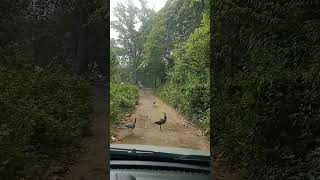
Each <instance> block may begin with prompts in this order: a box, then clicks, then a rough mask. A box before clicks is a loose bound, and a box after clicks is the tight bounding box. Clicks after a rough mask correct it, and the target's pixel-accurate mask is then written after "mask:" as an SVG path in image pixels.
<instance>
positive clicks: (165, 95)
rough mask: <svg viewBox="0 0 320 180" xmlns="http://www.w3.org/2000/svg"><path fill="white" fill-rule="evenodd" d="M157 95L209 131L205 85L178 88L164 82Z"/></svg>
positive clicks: (208, 112) (208, 110) (208, 111)
mask: <svg viewBox="0 0 320 180" xmlns="http://www.w3.org/2000/svg"><path fill="white" fill-rule="evenodd" d="M155 94H156V95H157V96H159V97H160V98H161V99H163V100H164V101H165V102H167V103H169V104H170V105H172V106H173V107H174V108H176V109H177V110H178V111H179V112H181V113H182V114H183V115H185V116H186V117H188V118H190V119H191V120H192V122H193V123H195V124H196V125H198V126H199V127H200V128H201V129H202V130H204V131H209V127H210V109H209V108H208V106H209V105H208V102H207V101H208V99H207V98H206V97H205V95H208V93H206V88H205V87H203V85H195V86H192V85H189V88H188V89H187V90H185V89H184V88H177V87H176V86H175V85H174V84H170V83H168V84H164V85H163V86H161V87H160V88H158V89H157V90H156V92H155Z"/></svg>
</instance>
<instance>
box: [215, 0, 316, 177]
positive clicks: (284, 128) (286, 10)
mask: <svg viewBox="0 0 320 180" xmlns="http://www.w3.org/2000/svg"><path fill="white" fill-rule="evenodd" d="M211 8H212V9H214V10H213V15H212V18H213V19H212V32H213V33H214V36H213V39H212V40H213V41H212V42H213V44H212V45H213V46H212V49H213V52H212V56H213V58H214V65H215V66H214V70H215V73H214V74H212V76H213V77H214V81H213V86H214V88H213V90H214V92H213V93H212V94H213V98H212V107H213V109H212V111H213V114H212V115H213V116H212V117H213V119H212V128H211V129H212V133H213V138H212V145H215V148H218V147H220V148H221V149H222V150H224V151H225V154H224V155H225V158H226V159H227V161H228V162H229V163H230V164H233V165H238V166H239V167H240V168H241V169H243V170H246V171H247V175H249V176H250V177H251V179H319V173H320V169H319V167H320V156H319V152H320V134H319V132H320V124H319V95H320V94H319V92H320V91H319V88H320V86H319V85H320V84H319V82H320V79H319V77H320V76H319V72H320V71H319V70H320V66H319V62H318V61H319V57H320V56H319V55H320V54H319V50H320V49H319V42H320V41H319V40H320V36H319V32H320V29H319V27H320V26H319V23H320V19H319V17H320V8H319V2H318V1H236V0H228V1H215V2H214V3H212V7H211Z"/></svg>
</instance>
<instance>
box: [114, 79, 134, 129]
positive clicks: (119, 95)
mask: <svg viewBox="0 0 320 180" xmlns="http://www.w3.org/2000/svg"><path fill="white" fill-rule="evenodd" d="M110 87H111V88H110V111H111V122H112V123H115V124H117V123H119V121H120V120H121V119H122V118H123V117H124V115H125V114H126V113H128V112H130V111H132V110H133V109H134V107H135V105H136V103H137V102H138V98H139V90H138V88H137V87H136V86H134V85H130V84H122V83H119V82H115V81H112V82H111V86H110Z"/></svg>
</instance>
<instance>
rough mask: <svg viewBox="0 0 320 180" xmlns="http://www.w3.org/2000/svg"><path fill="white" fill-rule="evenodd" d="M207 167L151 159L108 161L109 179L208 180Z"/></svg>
mask: <svg viewBox="0 0 320 180" xmlns="http://www.w3.org/2000/svg"><path fill="white" fill-rule="evenodd" d="M209 172H210V171H209V167H203V166H197V165H188V164H180V163H168V162H152V161H125V160H111V161H110V180H147V179H152V180H208V179H209Z"/></svg>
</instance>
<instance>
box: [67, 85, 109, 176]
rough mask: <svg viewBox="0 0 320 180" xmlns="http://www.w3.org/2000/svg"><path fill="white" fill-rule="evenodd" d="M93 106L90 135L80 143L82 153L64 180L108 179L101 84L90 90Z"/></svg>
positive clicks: (102, 86) (103, 94)
mask: <svg viewBox="0 0 320 180" xmlns="http://www.w3.org/2000/svg"><path fill="white" fill-rule="evenodd" d="M92 94H93V99H92V101H93V102H92V104H93V106H94V112H93V126H92V127H91V132H92V135H91V136H89V137H86V138H84V139H83V141H82V148H84V152H83V153H82V154H80V159H79V160H78V161H76V162H75V163H74V165H72V166H71V167H70V168H69V170H70V171H69V173H68V174H67V175H66V177H65V178H64V179H65V180H91V179H95V180H100V179H101V180H102V179H106V178H107V177H108V175H107V171H106V167H107V166H109V164H108V162H107V153H106V149H107V141H106V137H107V131H106V128H107V122H106V117H107V114H106V109H107V105H106V101H107V99H106V98H107V97H106V87H105V86H104V84H103V83H102V82H97V83H95V85H94V87H93V89H92Z"/></svg>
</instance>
